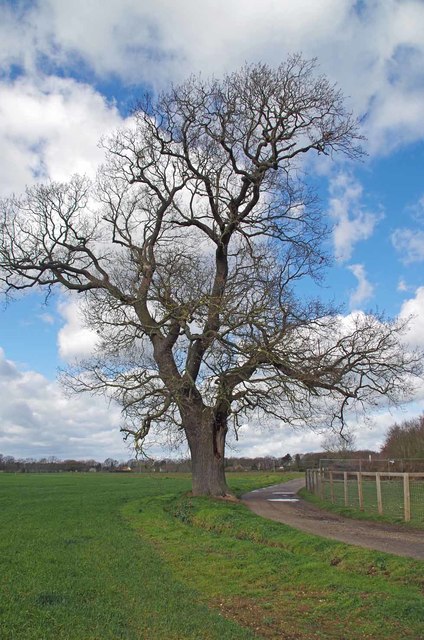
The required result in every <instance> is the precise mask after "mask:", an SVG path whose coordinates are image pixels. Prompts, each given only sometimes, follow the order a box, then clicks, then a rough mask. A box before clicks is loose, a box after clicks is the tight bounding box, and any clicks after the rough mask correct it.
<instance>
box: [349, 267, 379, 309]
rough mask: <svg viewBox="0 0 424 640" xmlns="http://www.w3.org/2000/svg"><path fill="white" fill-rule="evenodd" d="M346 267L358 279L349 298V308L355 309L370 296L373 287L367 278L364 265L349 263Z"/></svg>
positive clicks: (372, 292) (372, 293)
mask: <svg viewBox="0 0 424 640" xmlns="http://www.w3.org/2000/svg"><path fill="white" fill-rule="evenodd" d="M348 269H349V271H351V272H352V273H353V275H354V276H355V278H356V279H357V281H358V284H357V287H356V289H355V290H354V291H353V292H352V293H351V295H350V298H349V305H350V308H351V309H357V308H360V307H361V305H362V304H363V303H364V302H366V301H367V300H369V299H370V298H372V296H373V295H374V287H373V285H372V284H371V283H370V282H369V281H368V279H367V274H366V272H365V268H364V265H362V264H351V265H350V266H349V267H348Z"/></svg>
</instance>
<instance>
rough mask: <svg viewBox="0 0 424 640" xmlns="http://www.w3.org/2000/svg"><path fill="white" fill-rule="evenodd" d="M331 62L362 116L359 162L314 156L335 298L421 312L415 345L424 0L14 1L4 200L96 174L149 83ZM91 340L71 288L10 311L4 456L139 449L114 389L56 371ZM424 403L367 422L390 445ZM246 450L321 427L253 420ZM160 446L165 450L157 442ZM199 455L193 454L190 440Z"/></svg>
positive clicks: (4, 126)
mask: <svg viewBox="0 0 424 640" xmlns="http://www.w3.org/2000/svg"><path fill="white" fill-rule="evenodd" d="M299 51H300V52H302V53H303V55H304V57H306V58H311V57H317V59H318V62H319V65H320V71H322V72H323V73H325V74H326V75H328V76H329V78H330V79H331V80H332V81H333V82H336V83H337V84H338V86H339V87H340V88H341V90H342V92H343V93H344V94H345V95H346V96H347V98H346V100H347V104H348V105H349V107H350V108H351V109H352V110H353V111H354V113H355V114H357V115H358V116H359V117H361V118H362V129H363V133H364V135H365V136H366V138H367V141H366V142H365V143H364V147H365V149H366V151H367V153H368V156H367V157H366V158H365V159H364V161H363V162H362V163H355V164H352V163H347V162H346V161H344V162H342V161H341V160H338V159H335V160H334V161H333V162H329V161H328V160H327V159H318V161H314V162H311V163H310V165H308V167H307V168H308V171H309V173H310V178H311V180H312V181H313V182H314V184H316V186H317V188H318V191H319V194H320V196H321V201H322V210H323V215H325V216H327V218H328V221H329V223H330V224H331V225H332V226H333V233H332V235H331V238H330V240H329V244H328V250H329V252H330V253H331V254H332V256H333V258H334V261H333V266H332V268H331V269H330V270H329V272H328V274H327V279H326V281H325V283H324V288H323V290H322V292H321V295H322V296H323V297H327V298H334V300H335V301H336V302H337V303H338V304H341V305H343V308H344V313H346V314H349V313H351V312H353V311H355V310H361V309H364V310H367V309H378V310H380V311H385V312H386V313H387V314H388V315H390V316H396V315H398V314H400V315H402V316H405V315H409V314H413V316H414V318H413V320H412V322H411V329H410V333H409V341H410V342H411V343H413V344H414V345H417V346H421V347H422V346H424V273H423V262H424V118H423V113H424V3H423V2H422V1H421V0H362V1H361V2H353V1H351V0H320V2H317V1H316V0H297V1H296V2H293V1H292V0H280V2H278V3H276V2H274V1H273V0H262V2H261V3H259V2H257V1H254V0H226V1H225V2H222V1H221V0H214V1H212V0H204V1H202V2H196V1H195V0H180V1H179V2H173V1H171V0H145V1H144V2H140V0H107V1H103V2H102V1H101V0H91V2H87V1H83V0H74V1H73V2H72V3H70V2H66V0H39V1H38V2H28V1H26V2H19V1H9V2H8V1H7V0H6V1H5V0H3V2H2V3H0V58H1V65H0V69H1V71H0V145H1V149H2V153H1V156H0V195H8V194H10V193H12V192H15V193H19V192H21V191H22V190H23V189H24V188H25V185H26V184H32V183H34V182H36V181H40V180H46V179H54V180H66V179H67V178H68V177H69V176H70V175H71V174H72V173H75V172H85V173H88V174H91V175H93V174H94V172H95V169H96V166H97V165H98V163H99V162H101V160H102V154H101V151H100V149H99V148H98V146H97V143H98V140H99V138H100V137H101V136H102V135H105V134H107V133H108V132H110V131H113V130H114V129H116V128H117V127H121V126H125V123H126V120H127V118H128V117H129V112H130V109H131V106H132V105H133V104H134V102H135V101H136V99H137V97H138V96H139V95H140V94H141V92H142V91H143V89H145V88H146V87H148V88H151V89H153V90H154V91H156V90H160V89H162V88H166V87H167V86H169V84H170V83H171V82H178V81H180V80H182V79H184V78H185V77H186V76H187V75H188V74H190V73H198V72H201V73H202V74H204V75H210V74H215V75H218V76H219V75H221V74H222V73H225V72H227V71H231V70H233V69H235V68H237V67H239V66H241V65H242V64H243V63H244V62H245V61H248V62H257V61H264V62H267V63H269V64H278V63H279V62H281V61H282V60H284V59H285V57H286V56H287V55H288V54H290V53H293V52H299ZM92 344H93V336H92V334H91V333H90V331H88V330H87V329H86V328H85V327H84V326H83V325H82V320H81V318H80V316H79V312H78V303H77V301H76V300H75V299H74V298H65V297H63V296H60V295H59V296H53V297H52V298H51V299H50V300H49V301H48V303H47V304H45V302H44V300H43V299H42V298H40V297H39V296H37V295H35V294H31V295H29V296H26V297H22V298H21V299H18V300H16V301H14V302H13V303H11V304H9V305H8V306H7V308H6V309H5V310H2V311H0V349H1V351H0V394H1V396H0V400H1V402H0V453H3V454H11V455H15V456H25V457H26V456H34V457H40V456H48V455H59V456H61V457H71V456H75V457H79V458H83V457H96V458H98V459H104V458H106V457H108V456H110V455H112V456H114V457H118V458H125V457H128V456H129V455H130V453H129V452H128V450H127V449H126V447H125V446H124V445H123V444H122V440H121V436H120V434H119V421H120V416H119V410H118V409H117V408H115V407H112V406H109V405H108V404H107V403H106V402H105V401H104V400H103V399H101V398H95V399H93V398H88V397H85V396H82V397H79V398H77V399H75V398H68V397H66V396H65V395H64V392H63V390H62V389H61V388H60V386H59V385H58V383H57V381H56V373H57V369H58V368H60V367H63V366H66V364H67V363H68V362H70V361H71V360H72V358H74V357H78V356H79V355H84V354H86V353H88V352H89V350H90V348H91V347H92ZM423 409H424V389H422V388H418V389H417V391H416V393H415V396H414V398H412V399H411V402H410V403H408V404H407V405H405V407H404V408H403V409H402V410H397V411H395V412H394V413H393V414H390V413H389V412H388V410H387V409H386V408H384V407H382V408H381V409H380V410H379V412H378V413H376V414H375V416H374V426H373V428H372V429H370V428H369V427H368V426H366V427H365V426H364V425H363V424H361V423H358V424H357V425H355V429H356V435H357V443H358V446H360V447H371V448H378V447H379V446H380V445H381V443H382V441H383V439H384V433H385V430H386V429H387V427H388V426H389V425H390V424H391V423H392V422H393V421H395V420H396V419H397V420H402V419H405V418H407V417H410V416H413V415H417V414H418V413H420V412H421V411H422V410H423ZM240 435H241V439H240V442H239V443H238V445H237V451H238V452H239V453H240V454H243V455H252V456H253V455H265V454H270V455H276V456H279V455H284V454H285V453H287V452H290V453H296V452H306V451H310V450H314V449H315V450H316V449H318V448H319V447H320V442H321V440H322V436H321V435H319V434H313V433H311V432H309V431H307V430H305V431H302V432H295V433H294V432H290V431H288V430H286V429H284V428H278V425H276V428H275V429H274V430H273V431H272V432H268V431H264V432H261V431H259V430H258V426H257V425H256V424H254V423H252V424H249V425H246V426H245V428H244V429H242V432H241V434H240ZM151 451H152V453H153V454H156V455H161V454H162V453H167V452H166V450H164V449H162V448H161V447H160V445H159V444H157V443H153V444H152V449H151ZM183 453H184V452H183Z"/></svg>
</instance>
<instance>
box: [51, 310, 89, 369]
mask: <svg viewBox="0 0 424 640" xmlns="http://www.w3.org/2000/svg"><path fill="white" fill-rule="evenodd" d="M58 311H59V313H60V315H61V316H62V318H63V319H64V320H65V324H64V325H63V327H62V328H61V329H60V330H59V333H58V334H57V344H58V349H59V355H60V357H61V358H62V360H65V361H66V362H72V361H73V360H78V359H81V358H86V357H88V356H89V355H90V354H92V353H93V351H94V348H95V346H96V343H97V341H98V336H97V334H96V332H95V331H93V330H92V329H88V328H87V327H86V326H85V324H84V318H83V316H82V314H81V310H80V306H79V300H77V299H75V298H73V297H70V298H68V299H66V300H65V301H62V302H60V303H59V305H58Z"/></svg>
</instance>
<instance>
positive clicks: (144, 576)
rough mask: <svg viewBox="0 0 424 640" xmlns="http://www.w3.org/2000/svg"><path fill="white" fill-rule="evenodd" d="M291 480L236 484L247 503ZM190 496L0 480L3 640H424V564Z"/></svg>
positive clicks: (116, 481) (84, 479) (25, 478)
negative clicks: (257, 492) (251, 495)
mask: <svg viewBox="0 0 424 640" xmlns="http://www.w3.org/2000/svg"><path fill="white" fill-rule="evenodd" d="M286 478H287V476H286V477H285V478H283V476H282V475H277V474H270V475H266V474H259V473H257V474H239V475H236V474H234V475H230V477H229V480H230V483H231V485H232V487H233V489H234V490H235V491H236V492H238V493H239V494H240V493H242V492H244V491H248V490H250V489H253V488H255V487H259V486H264V485H265V484H271V483H275V482H278V481H282V480H283V479H286ZM189 488H190V480H189V478H188V477H187V476H183V475H173V476H171V475H169V476H166V475H164V474H160V475H159V474H158V475H152V476H145V475H143V476H137V475H130V474H128V475H118V474H116V475H114V474H52V475H29V474H28V475H27V474H20V475H9V474H1V475H0V527H1V536H0V569H1V580H0V638H1V640H53V639H54V640H60V639H62V640H120V639H127V640H141V639H142V640H191V639H193V640H227V639H228V640H236V639H237V640H249V639H253V638H267V639H269V638H275V639H277V638H278V640H314V639H317V638H321V639H324V638H325V639H326V640H331V639H334V640H358V639H367V640H370V639H374V640H383V639H393V640H394V639H396V640H399V639H401V640H403V639H405V640H419V639H420V638H423V637H424V597H423V588H424V563H421V562H418V561H413V560H408V559H404V558H396V557H394V556H390V555H386V554H384V553H377V552H372V551H366V550H363V549H359V548H356V547H350V546H346V545H343V544H341V543H336V542H333V541H328V540H324V539H322V538H318V537H313V536H308V535H305V534H302V533H300V532H297V531H294V530H292V529H290V528H289V527H286V526H284V525H281V524H278V523H273V522H268V521H265V520H263V519H261V518H259V517H258V516H255V515H254V514H252V513H251V512H249V511H248V510H247V509H246V508H245V507H244V506H243V505H241V504H238V503H234V502H228V501H220V500H209V499H205V498H191V497H190V496H189V495H187V491H188V490H189Z"/></svg>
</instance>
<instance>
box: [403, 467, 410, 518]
mask: <svg viewBox="0 0 424 640" xmlns="http://www.w3.org/2000/svg"><path fill="white" fill-rule="evenodd" d="M403 506H404V514H405V522H409V521H410V519H411V494H410V491H409V473H405V474H404V476H403Z"/></svg>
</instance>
